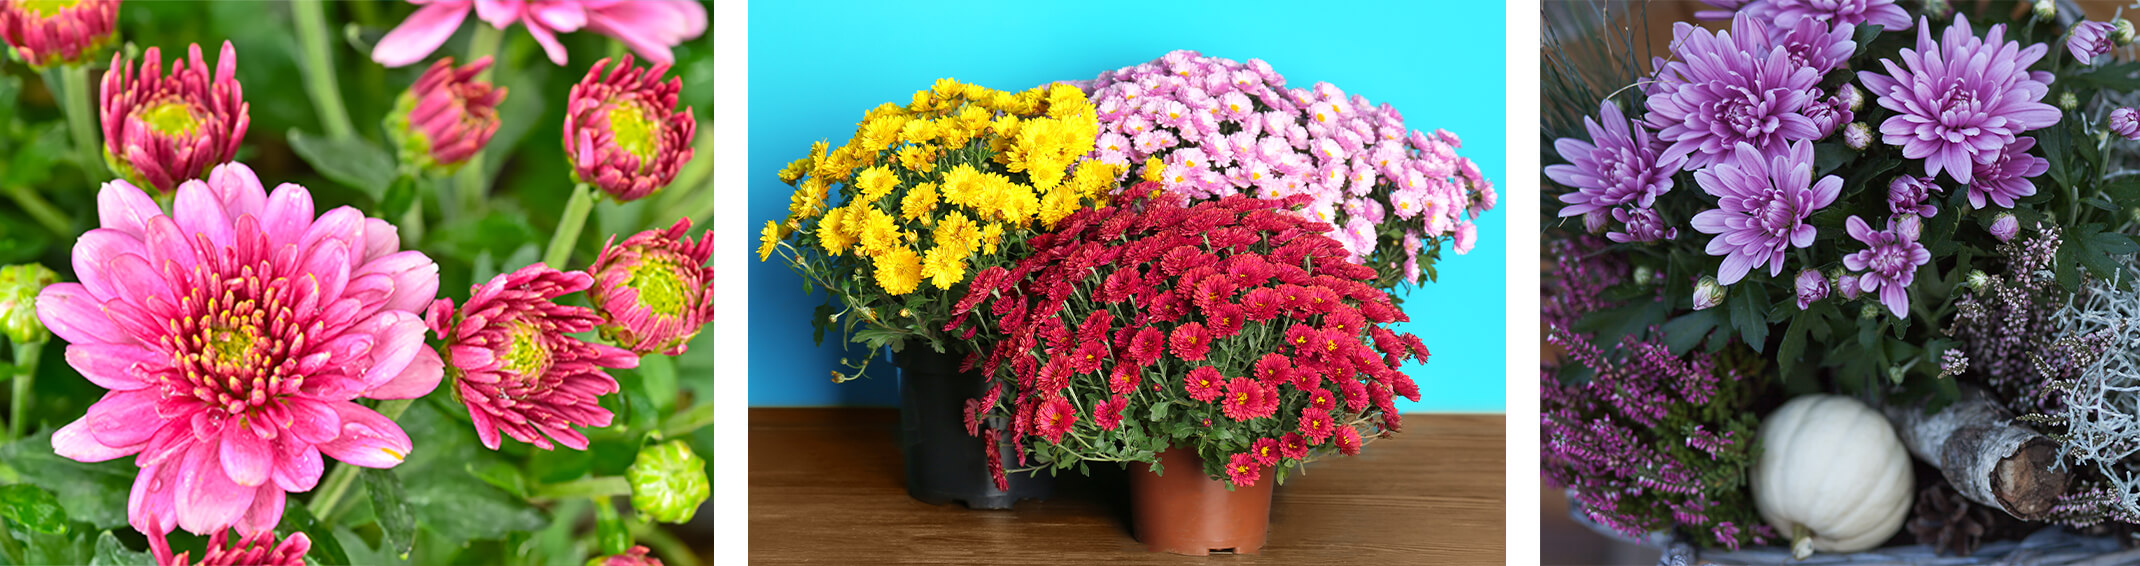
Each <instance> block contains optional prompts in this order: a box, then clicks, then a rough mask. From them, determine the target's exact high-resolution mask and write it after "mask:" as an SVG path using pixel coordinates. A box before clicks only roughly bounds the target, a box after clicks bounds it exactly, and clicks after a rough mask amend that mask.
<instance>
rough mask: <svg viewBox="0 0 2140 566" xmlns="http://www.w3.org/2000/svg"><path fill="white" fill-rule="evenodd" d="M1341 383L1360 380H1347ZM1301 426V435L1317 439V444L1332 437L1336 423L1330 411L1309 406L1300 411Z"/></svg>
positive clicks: (1309, 438) (1313, 439)
mask: <svg viewBox="0 0 2140 566" xmlns="http://www.w3.org/2000/svg"><path fill="white" fill-rule="evenodd" d="M1339 383H1359V382H1357V381H1352V380H1345V381H1341V382H1339ZM1299 427H1300V435H1301V436H1304V437H1307V438H1308V440H1312V441H1315V443H1316V444H1322V442H1323V441H1324V440H1327V439H1329V438H1330V433H1331V431H1332V430H1333V429H1335V428H1336V425H1334V424H1333V423H1331V422H1330V411H1327V410H1323V409H1317V408H1314V407H1309V408H1306V409H1302V410H1301V411H1300V423H1299Z"/></svg>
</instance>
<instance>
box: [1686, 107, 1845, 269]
mask: <svg viewBox="0 0 2140 566" xmlns="http://www.w3.org/2000/svg"><path fill="white" fill-rule="evenodd" d="M1694 181H1695V183H1697V184H1699V185H1701V187H1702V191H1703V192H1707V193H1709V194H1711V195H1715V196H1716V197H1717V208H1713V209H1709V210H1704V211H1701V213H1699V214H1695V215H1694V221H1693V224H1694V229H1695V230H1699V231H1701V232H1702V233H1704V234H1716V235H1717V236H1716V237H1715V238H1712V239H1710V240H1709V247H1708V248H1707V249H1706V250H1705V251H1707V252H1708V253H1709V255H1721V256H1724V264H1723V265H1722V266H1721V267H1719V268H1718V270H1717V279H1718V280H1719V281H1722V282H1723V283H1724V284H1725V285H1730V284H1732V283H1737V282H1739V280H1740V279H1744V278H1745V277H1746V273H1747V272H1748V271H1752V270H1753V268H1756V267H1760V266H1762V265H1764V264H1765V265H1768V266H1769V275H1770V276H1775V275H1778V274H1781V273H1783V253H1784V252H1785V251H1786V250H1789V249H1791V248H1793V247H1798V248H1803V247H1806V246H1811V245H1813V235H1814V229H1813V226H1812V225H1811V224H1807V223H1806V222H1805V221H1806V217H1808V216H1812V215H1813V211H1815V210H1819V209H1820V208H1821V207H1824V206H1828V205H1829V203H1833V202H1835V197H1836V195H1838V194H1840V193H1841V192H1842V190H1843V179H1842V178H1841V177H1837V176H1834V175H1829V176H1826V177H1822V178H1821V179H1820V182H1819V183H1814V182H1813V144H1812V143H1809V142H1804V141H1798V142H1792V143H1791V144H1790V146H1788V147H1787V148H1786V149H1785V151H1783V152H1782V153H1781V154H1779V155H1775V156H1773V157H1768V156H1764V155H1763V154H1762V152H1761V151H1760V150H1758V149H1756V148H1754V146H1753V145H1752V144H1748V143H1743V142H1742V143H1740V144H1739V146H1738V148H1737V149H1736V150H1735V151H1734V152H1733V153H1732V156H1731V158H1730V159H1728V160H1726V161H1722V162H1719V163H1717V164H1716V166H1714V167H1709V168H1706V169H1702V170H1700V171H1695V172H1694Z"/></svg>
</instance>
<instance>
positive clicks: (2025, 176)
mask: <svg viewBox="0 0 2140 566" xmlns="http://www.w3.org/2000/svg"><path fill="white" fill-rule="evenodd" d="M2032 147H2036V138H2020V139H2018V140H2015V141H2014V143H2013V145H2009V146H2006V148H2005V149H2003V150H2000V151H1999V152H1998V153H1995V154H1992V156H1991V160H1990V161H1978V162H1977V163H1976V180H1974V181H1971V182H1970V183H1969V206H1971V207H1974V208H1979V209H1981V208H1984V201H1985V200H1986V199H1990V200H1991V202H1994V203H1997V204H1998V205H1999V206H2000V207H2003V208H2013V207H2014V199H2017V198H2021V197H2025V196H2029V195H2033V194H2036V184H2035V183H2031V182H2029V178H2030V177H2035V176H2037V175H2042V174H2043V173H2044V172H2045V171H2049V170H2051V161H2050V160H2047V159H2044V158H2041V157H2037V156H2034V155H2029V153H2028V151H2029V148H2032Z"/></svg>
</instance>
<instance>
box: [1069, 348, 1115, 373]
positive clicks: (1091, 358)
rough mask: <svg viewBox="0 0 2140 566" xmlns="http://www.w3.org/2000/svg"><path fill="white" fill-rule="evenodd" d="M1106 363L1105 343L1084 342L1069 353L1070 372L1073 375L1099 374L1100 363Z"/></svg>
mask: <svg viewBox="0 0 2140 566" xmlns="http://www.w3.org/2000/svg"><path fill="white" fill-rule="evenodd" d="M1105 361H1107V342H1104V341H1096V342H1084V343H1083V344H1081V345H1079V346H1078V347H1077V350H1075V351H1072V352H1070V372H1071V373H1072V374H1073V375H1084V374H1088V373H1099V372H1100V363H1101V362H1105Z"/></svg>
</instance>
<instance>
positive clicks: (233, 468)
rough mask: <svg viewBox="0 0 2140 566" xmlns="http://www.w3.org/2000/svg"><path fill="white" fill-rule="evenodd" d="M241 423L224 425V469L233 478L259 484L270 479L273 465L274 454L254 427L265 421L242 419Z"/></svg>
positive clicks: (249, 483) (222, 453) (251, 484)
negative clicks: (269, 474) (269, 475)
mask: <svg viewBox="0 0 2140 566" xmlns="http://www.w3.org/2000/svg"><path fill="white" fill-rule="evenodd" d="M238 422H239V423H240V426H229V427H223V442H222V447H223V449H222V450H221V451H220V452H221V460H222V464H223V470H224V471H225V472H228V473H229V474H230V481H233V482H237V484H238V485H242V486H246V487H259V486H260V485H262V484H265V483H267V480H268V471H269V469H270V468H272V467H273V465H274V462H275V455H274V453H273V452H272V451H271V447H270V446H269V445H268V441H267V439H264V438H261V437H260V433H258V432H255V431H253V430H252V427H254V426H266V423H252V422H250V421H247V420H245V419H239V420H238Z"/></svg>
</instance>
